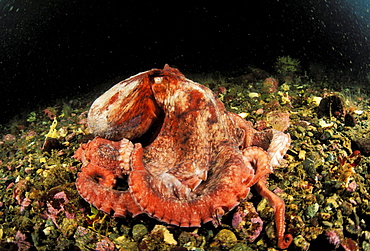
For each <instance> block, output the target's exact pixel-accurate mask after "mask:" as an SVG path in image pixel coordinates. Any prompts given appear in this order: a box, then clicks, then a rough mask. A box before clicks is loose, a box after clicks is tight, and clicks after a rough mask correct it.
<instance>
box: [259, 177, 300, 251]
mask: <svg viewBox="0 0 370 251" xmlns="http://www.w3.org/2000/svg"><path fill="white" fill-rule="evenodd" d="M266 179H267V176H265V177H264V178H263V179H260V180H259V181H258V182H257V184H256V190H257V191H258V193H259V194H260V195H261V196H262V197H264V198H265V199H267V200H268V202H269V203H270V205H272V207H273V208H274V211H275V225H276V233H277V238H278V247H279V248H280V249H286V248H288V247H289V245H290V244H291V242H292V240H293V237H292V235H291V234H285V203H284V201H283V200H282V199H281V198H280V197H279V196H277V195H276V194H274V193H273V192H271V191H270V190H269V189H268V188H267V186H266V183H267V181H266Z"/></svg>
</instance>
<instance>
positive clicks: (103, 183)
mask: <svg viewBox="0 0 370 251" xmlns="http://www.w3.org/2000/svg"><path fill="white" fill-rule="evenodd" d="M81 171H82V172H80V173H79V174H78V178H77V180H76V187H77V190H78V192H79V194H80V195H81V197H82V198H84V199H85V200H86V201H87V202H88V203H90V204H92V205H94V206H95V207H96V208H99V209H100V210H102V211H103V212H105V213H108V214H110V213H112V212H114V216H121V217H124V216H126V215H127V213H128V212H130V213H132V214H133V215H137V214H140V213H141V210H140V208H139V207H138V206H137V205H136V204H135V202H134V200H133V199H132V197H131V195H130V194H129V192H128V191H118V190H114V189H113V186H114V185H115V182H116V180H115V174H114V172H113V171H111V170H107V169H105V168H103V167H99V166H97V165H93V164H89V165H87V166H85V167H83V168H82V170H81ZM107 198H109V200H107Z"/></svg>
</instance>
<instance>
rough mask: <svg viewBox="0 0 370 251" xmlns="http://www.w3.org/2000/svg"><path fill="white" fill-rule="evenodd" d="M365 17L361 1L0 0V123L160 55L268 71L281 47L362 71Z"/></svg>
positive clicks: (368, 52)
mask: <svg viewBox="0 0 370 251" xmlns="http://www.w3.org/2000/svg"><path fill="white" fill-rule="evenodd" d="M248 2H254V3H248ZM369 25H370V1H368V0H347V1H344V0H335V1H334V0H308V1H296V0H284V1H283V0H259V1H222V2H218V3H215V2H214V1H213V2H212V4H209V3H208V2H207V1H198V3H197V4H196V5H194V4H190V3H189V2H188V1H176V2H168V3H166V2H159V1H151V3H148V4H146V3H145V2H142V1H114V2H113V1H85V0H81V1H77V0H76V1H66V0H55V1H32V0H0V84H1V86H0V95H1V96H0V107H1V108H0V118H1V120H0V122H5V121H7V120H8V119H9V118H11V117H12V116H14V115H16V114H19V113H20V112H22V111H27V110H29V109H31V110H32V109H33V107H37V105H40V104H47V103H48V102H49V103H50V102H52V101H53V99H56V98H60V97H65V96H69V95H74V94H76V93H77V94H78V93H84V92H86V91H87V90H88V89H91V88H93V87H94V86H95V85H98V84H100V83H102V82H104V81H108V80H110V79H114V78H116V77H118V76H129V75H131V74H136V73H138V72H141V71H145V70H149V69H151V68H161V67H163V65H164V64H165V63H169V64H170V65H171V66H175V67H177V68H179V69H180V71H183V72H214V71H220V72H228V71H241V72H242V71H243V69H246V67H247V66H251V65H252V66H254V67H260V68H262V69H265V70H268V71H269V70H272V68H273V65H274V62H275V61H276V58H277V57H279V56H288V55H289V56H291V57H292V58H296V59H299V60H300V61H301V64H302V66H303V68H308V66H309V65H310V64H319V65H322V66H323V67H325V68H326V69H327V70H334V71H341V72H344V73H345V74H351V75H354V76H356V75H357V76H364V75H366V74H368V72H369V64H370V45H369V44H370V43H369V39H370V27H369Z"/></svg>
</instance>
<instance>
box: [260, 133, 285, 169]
mask: <svg viewBox="0 0 370 251" xmlns="http://www.w3.org/2000/svg"><path fill="white" fill-rule="evenodd" d="M290 142H291V139H290V135H289V134H285V133H283V132H281V131H278V130H274V129H269V130H265V131H261V132H256V133H255V134H254V135H253V145H254V146H259V147H261V148H263V149H264V150H266V151H267V152H268V153H269V155H270V163H271V165H272V166H273V167H275V166H279V161H280V160H281V159H283V157H284V154H285V153H286V151H287V150H288V148H289V146H290Z"/></svg>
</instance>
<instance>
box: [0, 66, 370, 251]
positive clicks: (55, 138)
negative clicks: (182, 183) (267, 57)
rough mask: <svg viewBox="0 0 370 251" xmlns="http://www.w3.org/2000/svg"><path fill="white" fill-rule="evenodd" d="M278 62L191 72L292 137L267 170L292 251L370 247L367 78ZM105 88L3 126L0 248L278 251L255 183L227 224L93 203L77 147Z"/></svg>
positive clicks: (233, 107)
mask: <svg viewBox="0 0 370 251" xmlns="http://www.w3.org/2000/svg"><path fill="white" fill-rule="evenodd" d="M293 63H295V64H298V62H293ZM277 67H278V68H277V70H276V72H275V74H269V73H267V72H265V71H263V70H260V69H255V68H249V69H248V70H247V71H246V72H245V73H243V74H237V75H234V76H227V77H226V76H222V75H220V74H210V75H206V74H200V75H194V76H191V75H187V74H185V75H186V77H187V78H189V79H193V80H195V81H197V82H199V83H201V84H204V85H206V86H208V87H210V88H211V89H212V90H213V91H214V92H215V93H216V94H217V95H218V96H219V97H220V99H221V100H222V101H223V102H224V103H225V106H226V107H227V109H228V110H230V111H232V112H235V113H238V114H240V115H241V116H243V117H245V119H247V120H249V121H252V122H253V123H254V126H255V127H256V128H257V129H259V130H263V129H265V128H274V129H277V130H281V131H284V132H286V133H289V134H290V135H291V138H292V143H291V147H290V149H289V150H288V152H287V154H286V155H285V158H284V160H283V162H282V163H281V166H280V167H279V168H277V169H275V171H274V173H272V174H271V175H270V176H269V179H268V181H269V183H268V185H269V188H270V190H272V191H274V192H275V193H276V194H278V195H279V196H280V197H281V198H282V199H283V200H284V201H285V204H286V231H287V233H290V234H292V235H293V237H294V239H293V242H292V244H291V245H290V247H289V248H288V250H318V249H320V250H323V249H326V250H351V251H352V250H370V226H369V225H370V203H369V200H370V195H369V193H368V190H369V189H370V173H369V172H370V167H369V166H370V160H369V157H368V156H369V155H370V137H369V136H370V134H369V132H370V124H369V116H370V109H369V108H370V107H369V98H370V97H369V95H368V91H367V90H366V88H365V87H366V83H358V82H356V81H355V80H348V79H344V78H330V77H328V76H325V75H324V74H321V75H318V74H316V75H311V76H306V74H304V73H302V72H299V71H298V68H297V69H291V68H284V66H279V65H278V66H277ZM279 67H280V68H279ZM180 71H181V69H180ZM369 82H370V81H369ZM113 84H114V83H111V85H113ZM367 84H369V83H367ZM106 89H108V87H107V88H106ZM103 91H104V90H103ZM103 91H102V90H101V89H99V90H95V92H92V93H90V94H88V95H84V96H82V97H78V98H69V99H65V100H56V101H55V103H53V104H50V106H49V107H40V108H35V109H34V111H32V112H29V113H27V115H19V116H17V117H16V118H14V119H13V120H12V121H10V122H9V123H8V124H6V125H1V126H0V167H1V168H0V249H1V250H173V251H180V250H277V247H276V238H275V223H274V218H273V216H274V212H273V209H272V207H271V206H269V205H268V203H267V201H266V200H265V199H262V198H261V197H260V196H259V195H258V194H257V192H256V191H254V190H253V189H252V191H251V193H250V194H249V196H248V198H247V200H246V201H243V202H242V203H241V204H240V206H239V207H237V208H235V209H234V210H232V211H230V212H229V213H228V214H226V215H225V216H224V217H223V218H222V219H220V222H213V223H212V222H210V223H207V224H204V225H203V226H202V227H200V228H189V229H187V228H179V227H174V226H169V225H167V224H164V223H161V222H158V221H156V220H155V219H151V218H150V217H148V216H146V215H139V216H137V217H136V218H130V217H128V218H124V219H123V218H112V217H111V216H109V215H106V214H104V213H102V212H100V211H98V210H96V209H95V208H94V207H92V206H90V205H89V204H88V203H87V202H85V201H84V200H83V199H82V198H81V197H80V195H79V194H78V192H77V190H76V187H75V180H76V177H77V173H78V172H79V169H80V166H81V164H80V163H79V162H78V161H76V160H75V159H74V158H72V156H73V154H74V152H75V151H76V150H77V149H78V147H79V145H80V143H82V142H86V141H87V140H88V139H89V138H90V137H89V136H90V135H89V133H88V129H87V125H86V116H87V111H88V109H89V107H90V105H91V103H92V102H93V101H94V99H95V98H96V97H98V96H99V95H100V94H101V93H103ZM253 208H255V209H256V210H253Z"/></svg>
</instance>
